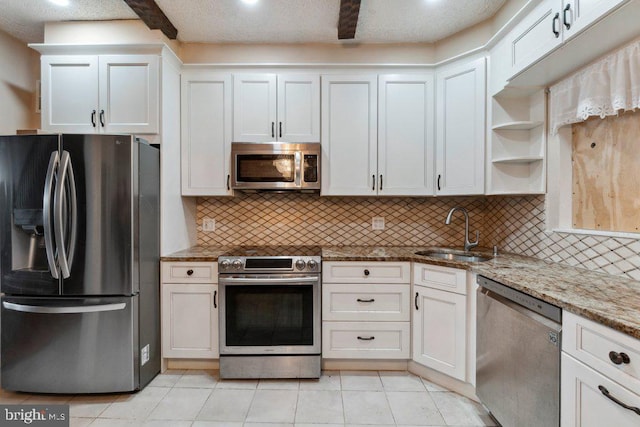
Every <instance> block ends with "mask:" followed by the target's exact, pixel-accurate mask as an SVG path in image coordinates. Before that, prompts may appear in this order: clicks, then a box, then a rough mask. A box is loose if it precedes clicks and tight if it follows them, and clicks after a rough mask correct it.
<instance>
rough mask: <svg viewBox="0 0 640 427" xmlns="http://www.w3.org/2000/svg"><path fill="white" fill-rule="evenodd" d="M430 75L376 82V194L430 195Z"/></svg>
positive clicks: (385, 78)
mask: <svg viewBox="0 0 640 427" xmlns="http://www.w3.org/2000/svg"><path fill="white" fill-rule="evenodd" d="M433 86H434V79H433V75H432V74H416V75H400V74H393V75H381V76H380V77H379V82H378V96H379V99H378V115H379V116H378V183H377V184H378V194H379V195H394V196H395V195H405V196H424V195H431V194H433V167H434V158H433V153H434V126H433V121H434V115H433V103H434V88H433Z"/></svg>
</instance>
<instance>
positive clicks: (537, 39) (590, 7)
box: [507, 0, 637, 76]
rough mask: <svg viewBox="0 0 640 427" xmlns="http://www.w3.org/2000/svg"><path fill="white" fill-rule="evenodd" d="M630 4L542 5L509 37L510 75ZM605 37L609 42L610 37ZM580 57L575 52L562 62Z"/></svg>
mask: <svg viewBox="0 0 640 427" xmlns="http://www.w3.org/2000/svg"><path fill="white" fill-rule="evenodd" d="M626 2H628V0H543V1H541V2H540V4H538V5H537V6H536V7H535V8H534V9H533V10H531V12H529V13H528V14H527V15H526V16H525V17H524V19H523V20H522V21H521V22H519V23H518V25H516V27H515V28H514V29H513V30H512V31H511V32H510V33H509V35H508V36H507V37H508V39H509V44H510V50H511V73H510V74H511V75H512V76H513V75H516V74H518V73H520V72H521V71H523V70H524V69H526V68H527V67H529V66H530V65H532V64H534V63H535V62H537V61H538V60H539V59H541V58H542V57H543V56H545V55H547V54H548V53H549V52H551V51H552V50H554V49H555V48H557V47H558V46H560V45H561V44H562V43H564V42H565V41H568V40H570V39H571V38H573V37H574V36H575V35H577V34H580V33H581V32H582V31H583V30H584V29H586V28H587V27H589V26H591V25H592V24H594V23H595V22H597V21H599V20H600V19H601V18H603V17H605V16H606V15H607V14H608V13H609V12H611V11H612V10H614V9H615V8H617V7H618V6H620V5H621V4H623V3H626ZM634 13H637V12H634V11H631V12H630V15H633V14H634ZM626 31H627V30H626V29H625V32H626ZM602 36H603V37H605V38H606V37H607V36H609V34H602ZM600 44H601V43H600V42H599V41H597V40H596V41H594V43H593V47H594V48H595V49H598V50H599V49H603V47H600ZM580 56H581V54H580V53H577V54H576V53H575V52H574V53H572V54H571V55H568V57H567V58H562V59H563V60H567V61H568V62H569V63H573V62H575V59H574V57H577V58H580ZM596 56H597V55H596ZM576 65H580V64H579V63H577V64H576ZM567 71H568V70H567ZM543 74H544V73H543ZM556 74H557V73H556Z"/></svg>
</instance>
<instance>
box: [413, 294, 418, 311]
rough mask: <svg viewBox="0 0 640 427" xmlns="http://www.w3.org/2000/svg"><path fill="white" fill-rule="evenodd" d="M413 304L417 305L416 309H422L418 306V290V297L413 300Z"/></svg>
mask: <svg viewBox="0 0 640 427" xmlns="http://www.w3.org/2000/svg"><path fill="white" fill-rule="evenodd" d="M413 305H415V306H416V310H420V309H419V308H418V293H417V292H416V297H415V299H414V300H413Z"/></svg>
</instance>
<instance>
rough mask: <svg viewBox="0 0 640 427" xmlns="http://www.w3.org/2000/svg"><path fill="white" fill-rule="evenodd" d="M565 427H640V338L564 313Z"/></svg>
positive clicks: (562, 415) (562, 364) (562, 421)
mask: <svg viewBox="0 0 640 427" xmlns="http://www.w3.org/2000/svg"><path fill="white" fill-rule="evenodd" d="M562 316H563V319H562V330H563V336H562V359H561V393H560V395H561V402H560V408H561V410H560V421H561V423H560V424H561V425H562V427H578V426H580V427H591V426H593V427H595V426H616V427H627V426H629V427H630V426H638V425H640V365H639V362H640V341H639V340H637V339H635V338H633V337H631V336H629V335H626V334H623V333H621V332H618V331H615V330H613V329H610V328H608V327H606V326H603V325H601V324H598V323H596V322H593V321H591V320H588V319H585V318H583V317H580V316H576V315H575V314H572V313H569V312H566V311H565V312H564V313H563V315H562Z"/></svg>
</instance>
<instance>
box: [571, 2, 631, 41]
mask: <svg viewBox="0 0 640 427" xmlns="http://www.w3.org/2000/svg"><path fill="white" fill-rule="evenodd" d="M625 1H627V0H564V1H563V2H562V3H563V4H562V14H561V15H562V26H563V29H562V31H563V33H564V40H568V39H570V38H571V37H573V36H575V35H576V34H578V33H580V31H582V30H583V29H585V28H586V27H588V26H589V25H591V24H592V23H594V22H596V21H597V20H599V19H600V18H601V17H603V16H604V15H606V14H607V13H608V12H609V11H611V10H612V9H613V8H615V7H616V6H618V5H620V4H622V3H624V2H625Z"/></svg>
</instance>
